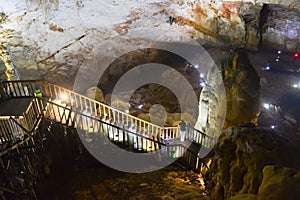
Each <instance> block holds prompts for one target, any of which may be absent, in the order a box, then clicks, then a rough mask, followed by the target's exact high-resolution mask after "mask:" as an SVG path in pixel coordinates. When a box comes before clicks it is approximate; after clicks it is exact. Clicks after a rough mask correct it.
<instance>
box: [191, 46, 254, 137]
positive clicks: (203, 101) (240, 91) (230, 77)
mask: <svg viewBox="0 0 300 200" xmlns="http://www.w3.org/2000/svg"><path fill="white" fill-rule="evenodd" d="M216 51H217V50H216ZM216 51H215V52H214V53H216ZM216 63H217V65H218V66H219V67H218V68H217V67H214V68H212V69H211V70H210V71H209V73H208V76H207V83H206V86H205V87H204V88H203V90H202V92H201V94H200V100H199V117H198V120H197V123H196V127H195V128H197V129H199V130H202V131H204V132H205V133H206V134H208V135H210V136H212V137H217V136H219V134H220V131H221V129H222V128H228V127H232V126H236V125H241V124H245V123H253V124H256V123H257V119H258V114H259V112H260V84H259V77H258V74H257V73H256V71H255V69H254V68H253V67H252V65H251V63H250V61H249V59H248V57H247V55H246V53H245V52H243V51H242V50H239V51H236V52H233V53H228V54H227V55H225V56H224V55H223V56H221V59H219V60H217V61H216ZM221 74H222V75H221ZM223 84H224V85H223ZM224 86H225V91H224ZM225 93H226V94H225ZM225 114H226V118H225ZM224 118H225V122H224ZM223 122H224V126H223Z"/></svg>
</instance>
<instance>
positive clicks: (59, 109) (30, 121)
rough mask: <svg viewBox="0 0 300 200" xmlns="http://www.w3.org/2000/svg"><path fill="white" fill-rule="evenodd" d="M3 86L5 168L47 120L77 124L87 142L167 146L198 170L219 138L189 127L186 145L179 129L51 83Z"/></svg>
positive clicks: (0, 111)
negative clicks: (37, 93)
mask: <svg viewBox="0 0 300 200" xmlns="http://www.w3.org/2000/svg"><path fill="white" fill-rule="evenodd" d="M2 88H3V90H4V93H3V92H2V93H1V96H2V97H4V98H3V99H4V100H1V101H0V107H1V108H0V115H1V116H0V166H1V163H2V168H4V169H5V168H8V166H9V162H8V161H6V162H4V161H3V160H1V156H3V155H5V154H6V153H8V152H12V151H13V150H14V149H18V147H19V146H22V145H24V144H27V143H28V141H29V140H30V138H31V137H28V136H31V135H32V134H35V132H36V131H37V129H38V127H39V124H40V122H41V120H42V119H43V118H44V119H48V120H52V121H53V122H56V123H60V124H62V125H65V126H69V127H72V128H76V129H77V130H78V131H80V132H81V133H84V138H85V139H86V140H93V139H92V138H93V137H91V136H93V135H98V136H99V135H100V138H101V137H102V138H107V139H109V140H110V141H112V142H113V143H115V144H117V145H119V146H120V147H122V148H123V149H125V150H128V151H134V152H152V151H156V150H158V149H165V152H166V155H167V156H170V157H173V158H178V157H181V159H183V160H184V161H185V162H186V164H187V166H189V167H190V168H191V169H193V170H195V171H198V172H201V170H202V169H203V167H207V166H206V165H205V162H204V160H202V159H201V158H200V156H199V151H200V150H201V149H204V150H206V149H211V148H212V145H214V139H213V138H211V137H209V136H207V135H206V134H204V133H202V132H200V131H198V130H196V129H194V128H193V127H191V126H187V129H186V142H183V143H182V142H180V141H179V137H180V134H179V127H160V126H157V125H155V124H152V123H150V122H147V121H145V120H142V119H139V118H137V117H134V116H132V115H130V114H127V113H125V112H122V111H119V110H116V109H114V108H112V107H110V106H108V105H106V104H104V103H101V102H97V101H95V100H93V99H90V98H87V97H85V96H83V95H80V94H77V93H75V92H73V91H70V90H67V89H65V88H62V87H60V86H57V85H54V84H51V83H48V82H44V81H7V82H3V83H2ZM36 90H40V91H41V92H42V96H43V97H42V98H37V97H35V91H36ZM166 141H167V142H166ZM191 142H192V145H191V146H190V144H191ZM31 143H34V141H31ZM0 168H1V167H0ZM0 197H1V188H0Z"/></svg>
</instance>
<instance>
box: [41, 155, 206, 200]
mask: <svg viewBox="0 0 300 200" xmlns="http://www.w3.org/2000/svg"><path fill="white" fill-rule="evenodd" d="M202 183H203V180H200V176H199V175H198V174H195V173H193V172H191V171H186V170H183V169H182V168H180V167H179V166H177V165H171V166H168V167H166V168H164V169H162V170H159V171H155V172H151V173H145V174H128V173H122V172H118V171H115V170H113V169H110V168H108V167H106V166H104V165H101V164H100V163H99V162H98V161H95V160H93V159H91V158H89V159H88V160H85V162H82V163H81V164H78V165H73V167H71V168H69V169H68V170H65V171H63V172H62V173H58V174H55V175H51V176H50V177H48V178H47V179H46V180H44V181H41V182H40V183H39V189H38V196H39V198H40V199H76V200H77V199H78V200H93V199H107V200H110V199H116V200H117V199H124V200H126V199H130V200H137V199H140V200H142V199H144V200H147V199H149V200H154V199H155V200H156V199H157V200H159V199H165V200H168V199H182V200H184V199H195V200H196V199H206V197H207V196H206V194H205V192H204V188H203V186H202Z"/></svg>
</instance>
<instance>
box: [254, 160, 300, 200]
mask: <svg viewBox="0 0 300 200" xmlns="http://www.w3.org/2000/svg"><path fill="white" fill-rule="evenodd" d="M299 185H300V171H298V170H295V169H291V168H287V167H276V166H265V167H264V169H263V180H262V184H261V185H260V187H259V192H258V200H272V199H285V200H294V199H297V198H299V197H300V187H299Z"/></svg>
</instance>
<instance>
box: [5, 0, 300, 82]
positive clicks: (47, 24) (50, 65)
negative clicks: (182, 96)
mask: <svg viewBox="0 0 300 200" xmlns="http://www.w3.org/2000/svg"><path fill="white" fill-rule="evenodd" d="M37 2H39V1H31V0H8V1H7V2H6V4H2V5H1V6H0V8H1V9H0V12H1V16H0V24H1V26H0V47H1V48H0V51H1V56H2V57H6V58H5V59H7V60H8V63H10V64H11V65H13V67H15V68H16V69H18V70H19V72H20V78H35V79H37V78H46V79H48V80H50V81H53V82H57V81H63V80H64V79H65V78H66V77H72V78H73V79H74V77H75V76H76V73H77V71H78V69H79V68H80V67H86V68H88V67H89V66H88V64H87V63H88V62H87V61H88V60H90V59H92V58H94V57H96V56H98V54H99V52H98V51H95V48H97V47H98V46H99V45H101V44H103V43H104V42H105V41H107V40H112V42H114V41H115V40H114V37H116V36H118V37H126V38H143V39H146V40H149V41H152V40H154V41H167V42H173V41H185V37H183V36H188V37H190V38H192V39H194V40H197V41H199V42H200V43H201V44H207V42H208V43H211V44H214V45H218V46H223V47H224V46H225V47H231V48H232V47H233V48H235V47H246V48H248V49H257V47H258V45H259V44H260V42H261V41H262V42H263V43H264V42H265V44H266V46H270V47H273V48H279V47H280V48H281V50H288V51H295V50H298V46H299V41H298V35H299V28H298V27H299V24H298V21H299V17H298V16H299V7H300V6H299V5H300V3H299V2H298V1H291V0H289V1H283V0H282V1H281V0H274V1H270V0H261V1H255V0H253V1H216V0H214V1H213V0H206V1H200V0H189V1H183V0H174V1H165V0H161V1H120V2H115V1H112V0H105V1H97V0H92V1H86V0H81V1H77V0H60V1H53V3H52V4H41V3H40V4H38V3H37ZM265 3H267V4H279V5H280V6H278V5H277V6H273V5H270V6H269V12H267V16H264V19H263V22H264V23H263V24H262V19H261V18H260V11H261V10H262V8H263V4H265ZM170 17H171V18H170ZM172 17H173V18H172ZM153 30H155V31H153ZM261 30H262V31H263V32H260V31H261ZM116 42H117V41H116ZM142 47H146V46H143V45H142ZM116 48H121V49H122V47H121V44H120V45H119V46H116ZM105 50H106V51H103V52H101V53H105V54H106V55H107V56H109V57H113V56H114V54H115V53H114V52H113V50H111V49H110V47H106V49H105ZM3 67H4V66H2V68H3ZM71 80H72V79H68V81H71Z"/></svg>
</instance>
